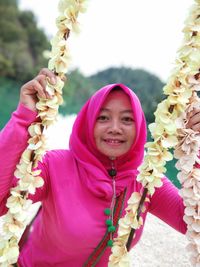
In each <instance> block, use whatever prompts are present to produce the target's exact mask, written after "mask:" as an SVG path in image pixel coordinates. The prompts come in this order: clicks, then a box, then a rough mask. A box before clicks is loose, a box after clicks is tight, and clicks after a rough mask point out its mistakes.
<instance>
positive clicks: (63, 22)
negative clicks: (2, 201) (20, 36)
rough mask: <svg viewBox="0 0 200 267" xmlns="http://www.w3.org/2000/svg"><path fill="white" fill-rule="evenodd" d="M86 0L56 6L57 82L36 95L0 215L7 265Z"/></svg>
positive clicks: (0, 258)
mask: <svg viewBox="0 0 200 267" xmlns="http://www.w3.org/2000/svg"><path fill="white" fill-rule="evenodd" d="M85 3H86V0H60V2H59V5H58V9H59V13H60V14H59V17H58V18H57V20H56V24H57V28H58V32H57V34H56V36H55V37H54V38H53V40H52V41H51V44H52V50H51V53H50V60H49V69H50V70H52V71H54V73H55V74H56V75H57V82H56V85H52V84H51V82H50V81H49V80H47V87H46V89H47V91H48V92H49V94H50V95H51V96H52V99H50V100H47V99H43V98H40V97H39V96H38V98H39V102H38V103H37V104H36V107H37V110H38V117H40V119H41V122H35V123H33V124H32V125H31V126H30V127H29V129H28V131H29V134H30V139H29V140H28V144H29V145H28V147H27V149H26V150H25V151H24V152H23V154H22V156H21V159H20V162H19V164H18V165H17V168H16V171H15V173H14V174H15V176H16V178H18V182H17V186H16V187H15V188H11V190H10V197H9V198H8V199H7V203H6V207H7V208H8V212H7V214H6V215H4V216H3V233H2V235H0V266H1V267H7V266H10V264H14V263H16V262H17V259H18V256H19V247H18V242H19V239H20V237H21V235H22V233H23V231H24V229H25V227H26V224H27V217H28V216H27V215H28V209H29V207H30V205H31V204H32V201H31V200H29V199H28V195H29V194H34V193H35V191H36V189H37V188H39V187H41V186H43V184H44V181H43V179H42V177H40V176H39V175H40V173H41V171H40V170H34V168H36V167H37V165H38V161H39V160H40V161H41V160H42V157H43V155H44V153H45V151H46V149H47V148H46V140H45V136H44V131H45V130H46V128H47V127H48V126H49V125H51V124H52V123H53V122H54V121H55V119H56V115H57V113H58V107H59V105H60V104H61V103H62V102H63V99H62V88H63V86H64V81H63V80H64V75H65V73H66V72H67V70H68V67H69V59H70V57H69V49H68V46H67V43H66V41H67V38H68V37H69V34H70V32H71V31H75V32H77V31H78V26H79V23H78V21H77V18H78V15H79V13H80V12H83V11H85V9H86V7H85Z"/></svg>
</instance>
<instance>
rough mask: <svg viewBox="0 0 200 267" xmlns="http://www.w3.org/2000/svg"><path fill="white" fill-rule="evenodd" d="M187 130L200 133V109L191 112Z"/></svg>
mask: <svg viewBox="0 0 200 267" xmlns="http://www.w3.org/2000/svg"><path fill="white" fill-rule="evenodd" d="M187 128H190V129H192V130H193V131H196V132H200V108H199V109H193V111H191V112H190V114H189V120H188V123H187Z"/></svg>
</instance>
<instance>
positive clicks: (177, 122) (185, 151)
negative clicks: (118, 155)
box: [108, 0, 200, 267]
mask: <svg viewBox="0 0 200 267" xmlns="http://www.w3.org/2000/svg"><path fill="white" fill-rule="evenodd" d="M195 2H196V3H195V4H194V6H193V7H192V8H191V12H190V15H189V17H188V19H187V20H186V26H185V28H184V33H185V37H184V43H183V46H182V47H181V49H180V50H179V57H178V59H177V60H176V67H175V69H174V70H173V72H172V74H171V77H170V78H169V81H168V83H167V85H166V86H165V87H164V93H165V94H166V95H168V97H167V99H165V100H164V101H162V102H161V103H160V104H159V105H158V107H157V110H156V112H155V123H153V124H151V125H150V126H149V129H150V131H151V134H152V137H153V138H154V141H153V142H149V143H147V144H146V145H145V146H146V148H147V154H146V156H145V158H144V163H143V164H142V165H141V166H140V168H139V171H140V174H139V176H138V178H137V180H138V181H139V182H141V183H142V185H143V186H144V191H145V190H146V191H147V196H152V195H153V194H154V192H155V189H156V188H157V187H161V186H162V177H163V173H165V171H166V168H165V167H164V166H165V164H166V162H167V161H169V160H171V159H172V158H173V156H172V154H171V153H170V152H169V151H168V149H170V148H174V147H176V150H175V156H176V157H177V158H179V161H178V163H177V167H178V168H179V169H180V170H181V172H180V173H179V175H178V178H179V180H180V182H181V184H182V186H183V189H182V190H181V194H182V196H183V198H184V204H185V205H186V209H185V216H184V220H185V222H186V223H187V224H188V231H187V236H188V238H189V240H190V242H191V243H190V245H189V249H190V250H191V251H192V258H191V262H192V264H194V266H200V178H199V177H200V170H199V169H198V168H196V167H195V163H196V162H199V158H198V155H199V147H200V134H199V132H194V131H193V130H191V129H187V127H186V126H187V122H188V119H189V114H190V111H192V110H193V109H194V108H195V107H200V101H199V99H198V98H197V96H196V92H195V91H199V90H200V0H195ZM144 195H145V194H144V193H143V196H142V195H141V194H140V193H135V192H134V193H133V194H132V196H131V198H130V199H129V201H128V207H127V208H126V215H125V217H124V218H121V219H120V220H119V229H118V236H117V238H116V239H115V240H114V244H113V247H112V254H111V256H110V258H109V264H108V266H109V267H122V266H124V267H128V266H131V264H130V256H129V253H128V249H127V243H129V236H130V235H131V233H132V235H133V237H134V235H135V230H136V229H139V228H140V226H141V225H142V223H143V221H142V217H141V216H140V215H141V214H142V213H143V212H144V211H145V202H144V204H143V205H142V208H141V206H140V201H141V198H142V197H143V198H144ZM145 201H149V197H146V199H145ZM129 247H130V244H129V246H128V248H129Z"/></svg>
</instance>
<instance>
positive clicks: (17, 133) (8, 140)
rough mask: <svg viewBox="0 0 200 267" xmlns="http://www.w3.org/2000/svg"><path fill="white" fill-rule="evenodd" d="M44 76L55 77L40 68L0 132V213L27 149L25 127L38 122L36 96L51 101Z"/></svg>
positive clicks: (23, 89) (27, 136)
mask: <svg viewBox="0 0 200 267" xmlns="http://www.w3.org/2000/svg"><path fill="white" fill-rule="evenodd" d="M46 76H48V77H49V78H50V79H51V80H52V82H54V79H55V75H54V74H53V73H52V72H50V71H49V70H48V69H43V70H41V72H40V73H39V74H38V76H36V77H35V78H34V79H33V80H31V81H29V82H28V83H26V84H25V85H23V86H22V88H21V92H20V102H19V105H18V107H17V110H16V111H15V112H13V114H12V116H11V119H10V120H9V121H8V123H7V124H6V126H5V127H4V128H3V130H2V131H1V132H0V214H2V213H4V211H5V200H6V198H7V197H8V194H9V190H10V188H11V187H12V185H13V179H14V171H15V169H16V165H17V164H18V162H19V160H20V157H21V154H22V152H23V151H24V150H25V149H26V147H27V141H28V138H29V134H28V127H29V126H30V125H31V123H32V122H34V121H37V120H39V119H38V118H37V110H36V103H37V100H38V97H37V96H38V95H39V96H40V97H45V98H50V96H49V95H48V93H47V92H46V91H45V87H46V86H45V85H46V82H45V79H46Z"/></svg>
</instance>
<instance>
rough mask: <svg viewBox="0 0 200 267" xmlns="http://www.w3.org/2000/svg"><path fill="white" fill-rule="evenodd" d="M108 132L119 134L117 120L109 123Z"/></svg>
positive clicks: (119, 128)
mask: <svg viewBox="0 0 200 267" xmlns="http://www.w3.org/2000/svg"><path fill="white" fill-rule="evenodd" d="M109 131H110V132H112V133H121V131H122V129H121V123H120V121H119V120H112V121H111V122H110V127H109Z"/></svg>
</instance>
